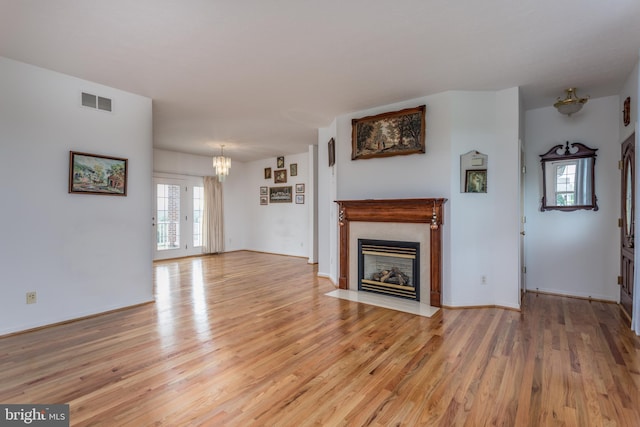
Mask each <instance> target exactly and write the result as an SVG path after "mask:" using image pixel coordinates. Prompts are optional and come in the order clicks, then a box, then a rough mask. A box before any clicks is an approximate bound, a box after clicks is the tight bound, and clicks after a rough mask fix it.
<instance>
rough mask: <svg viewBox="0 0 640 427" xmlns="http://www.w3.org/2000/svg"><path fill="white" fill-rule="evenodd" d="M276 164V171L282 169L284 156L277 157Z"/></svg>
mask: <svg viewBox="0 0 640 427" xmlns="http://www.w3.org/2000/svg"><path fill="white" fill-rule="evenodd" d="M276 164H277V167H278V169H282V168H283V167H284V156H280V157H278V161H277V163H276Z"/></svg>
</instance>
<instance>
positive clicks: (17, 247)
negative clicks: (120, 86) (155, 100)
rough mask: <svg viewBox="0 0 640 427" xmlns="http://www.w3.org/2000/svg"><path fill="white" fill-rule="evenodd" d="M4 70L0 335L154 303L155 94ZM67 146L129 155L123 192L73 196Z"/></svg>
mask: <svg viewBox="0 0 640 427" xmlns="http://www.w3.org/2000/svg"><path fill="white" fill-rule="evenodd" d="M0 75H1V76H2V78H1V79H0V182H2V189H3V192H2V209H1V210H0V219H1V222H2V224H4V229H3V233H2V239H0V271H2V276H1V278H0V293H1V295H2V298H0V334H5V333H10V332H15V331H20V330H25V329H29V328H33V327H38V326H42V325H46V324H51V323H55V322H60V321H65V320H69V319H73V318H77V317H81V316H86V315H90V314H95V313H99V312H103V311H107V310H111V309H116V308H121V307H126V306H130V305H134V304H138V303H143V302H146V301H152V300H153V283H152V264H151V259H152V248H151V245H150V242H151V239H152V228H151V222H150V216H149V213H150V212H151V197H150V196H149V195H150V194H151V174H152V162H151V158H152V148H151V146H152V112H151V100H150V99H148V98H144V97H141V96H137V95H133V94H130V93H126V92H122V91H119V90H116V89H112V88H109V87H105V86H102V85H98V84H95V83H91V82H88V81H84V80H80V79H77V78H74V77H70V76H66V75H63V74H59V73H55V72H52V71H48V70H45V69H42V68H37V67H33V66H30V65H27V64H23V63H20V62H16V61H12V60H9V59H6V58H1V57H0ZM82 91H86V92H89V93H93V94H97V95H100V96H105V97H108V98H112V99H113V112H112V113H109V112H104V111H98V110H94V109H89V108H86V107H82V106H81V105H80V97H81V95H80V94H81V92H82ZM71 150H73V151H82V152H88V153H94V154H102V155H111V156H115V157H123V158H127V159H128V160H129V163H128V186H127V193H128V194H127V196H126V197H116V196H100V195H81V194H69V193H68V179H69V151H71ZM28 291H36V292H37V303H36V304H31V305H27V304H26V303H25V293H26V292H28Z"/></svg>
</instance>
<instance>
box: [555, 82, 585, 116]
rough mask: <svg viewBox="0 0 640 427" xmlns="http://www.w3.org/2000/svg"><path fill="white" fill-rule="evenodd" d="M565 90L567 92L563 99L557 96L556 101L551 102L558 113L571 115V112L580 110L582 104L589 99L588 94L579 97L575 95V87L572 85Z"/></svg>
mask: <svg viewBox="0 0 640 427" xmlns="http://www.w3.org/2000/svg"><path fill="white" fill-rule="evenodd" d="M565 92H566V93H567V96H566V97H565V98H564V99H561V98H560V97H558V100H557V101H556V103H555V104H553V106H554V107H556V109H557V110H558V112H559V113H560V114H566V115H567V116H571V115H572V114H573V113H577V112H578V111H580V110H582V106H583V105H584V104H586V103H587V101H588V100H589V96H588V95H587V96H586V97H584V98H579V97H578V96H577V95H576V88H574V87H570V88H569V89H566V90H565Z"/></svg>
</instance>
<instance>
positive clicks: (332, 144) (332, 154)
mask: <svg viewBox="0 0 640 427" xmlns="http://www.w3.org/2000/svg"><path fill="white" fill-rule="evenodd" d="M328 147H329V167H331V166H333V165H335V164H336V140H335V139H333V138H331V139H330V140H329V144H328Z"/></svg>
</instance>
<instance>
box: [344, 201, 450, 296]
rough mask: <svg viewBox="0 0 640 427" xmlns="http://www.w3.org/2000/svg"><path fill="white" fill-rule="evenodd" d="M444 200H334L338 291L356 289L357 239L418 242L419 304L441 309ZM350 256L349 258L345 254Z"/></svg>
mask: <svg viewBox="0 0 640 427" xmlns="http://www.w3.org/2000/svg"><path fill="white" fill-rule="evenodd" d="M446 201H447V199H443V198H437V199H368V200H338V201H336V203H338V206H339V210H338V225H339V230H340V237H339V245H340V259H339V271H338V273H339V276H338V287H339V288H340V289H346V290H354V291H357V289H358V283H357V282H358V263H357V260H358V242H357V239H378V240H404V241H418V242H420V251H421V254H420V257H421V258H422V261H423V262H421V263H420V267H419V268H420V277H421V283H420V284H419V286H417V287H416V288H417V289H420V288H422V290H421V292H418V295H422V301H420V303H421V304H430V305H431V306H432V307H440V306H441V304H442V303H441V296H442V292H441V286H442V225H443V217H444V203H445V202H446ZM349 254H351V256H350V255H349Z"/></svg>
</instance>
